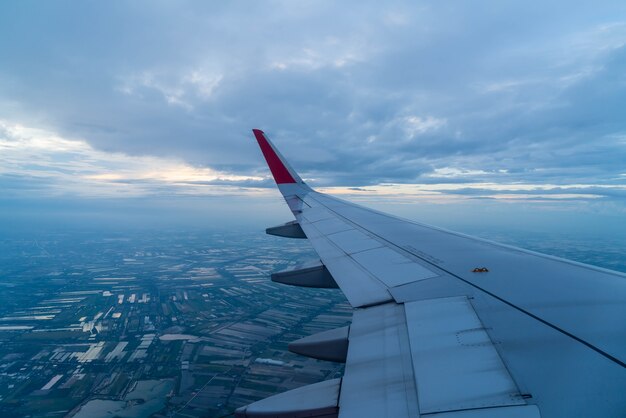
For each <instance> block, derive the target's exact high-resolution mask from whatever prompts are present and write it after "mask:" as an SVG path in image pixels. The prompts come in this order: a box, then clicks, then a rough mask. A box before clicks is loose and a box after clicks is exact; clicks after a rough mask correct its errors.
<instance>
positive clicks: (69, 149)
mask: <svg viewBox="0 0 626 418" xmlns="http://www.w3.org/2000/svg"><path fill="white" fill-rule="evenodd" d="M0 155H1V156H2V157H1V159H0V176H7V178H8V177H19V178H27V179H30V180H31V181H32V182H33V184H37V179H39V180H41V179H46V180H47V181H46V183H45V184H42V185H41V187H42V189H43V190H42V192H43V194H48V195H58V194H72V195H84V196H110V197H119V196H120V195H122V196H144V195H151V194H160V193H165V194H197V195H206V194H219V195H221V194H225V193H234V192H236V193H239V192H241V188H240V187H238V186H237V183H242V184H243V183H249V182H260V181H263V180H264V178H262V177H255V176H240V175H236V174H233V173H228V172H223V171H218V170H214V169H211V168H209V167H196V166H192V165H189V164H187V163H185V162H183V161H181V160H177V159H168V158H161V157H154V156H131V155H127V154H123V153H109V152H105V151H101V150H97V149H94V148H93V147H92V146H90V145H89V144H88V143H87V142H85V141H82V140H72V139H66V138H62V137H61V136H59V135H56V134H54V133H52V132H49V131H46V130H42V129H36V128H30V127H25V126H22V125H18V124H13V123H10V122H7V121H2V120H0ZM221 183H225V184H224V185H221ZM228 183H232V184H233V185H232V186H228V185H227V184H228Z"/></svg>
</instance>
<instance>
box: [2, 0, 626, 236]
mask: <svg viewBox="0 0 626 418" xmlns="http://www.w3.org/2000/svg"><path fill="white" fill-rule="evenodd" d="M0 63H1V65H0V216H2V217H3V218H4V220H5V222H6V223H5V227H7V226H9V225H36V224H38V223H42V224H43V223H46V222H50V223H53V224H54V223H60V224H61V225H64V224H66V223H68V222H75V221H79V220H82V221H84V222H86V223H90V222H91V223H94V222H95V223H106V224H112V225H118V226H130V225H134V224H141V223H149V224H150V225H152V226H173V227H175V226H176V225H179V224H184V223H189V224H194V223H197V224H203V225H222V226H223V225H237V224H241V225H254V226H258V225H261V224H265V223H267V222H278V221H287V220H289V219H290V216H291V215H290V214H289V212H288V210H287V209H286V207H285V206H284V205H283V204H282V202H281V199H280V197H279V194H278V192H277V191H276V189H275V187H274V185H273V183H272V181H271V179H270V175H269V172H268V170H267V168H266V166H265V164H264V161H263V160H262V157H261V154H260V152H259V150H258V148H257V146H256V144H255V143H254V142H253V136H252V134H251V129H252V128H260V129H263V130H264V131H265V132H266V133H267V134H268V136H269V137H270V138H271V139H272V140H273V141H274V143H275V144H276V145H277V147H278V148H279V149H280V150H281V152H282V153H283V155H285V156H286V157H287V158H288V159H289V160H290V162H291V164H292V166H293V167H294V168H295V169H296V170H297V171H298V172H299V173H300V174H301V176H302V177H303V178H304V179H305V181H307V183H309V184H310V185H312V186H313V187H316V188H319V189H320V190H322V191H326V192H329V193H333V194H337V195H339V196H343V197H345V198H347V199H349V200H353V201H356V202H358V203H363V204H365V205H368V206H373V207H376V208H378V209H383V210H387V211H390V212H393V213H396V214H399V215H401V216H405V217H409V218H412V219H418V220H426V221H428V222H431V223H436V224H442V225H443V226H447V227H454V226H457V225H459V226H462V225H469V224H489V223H492V224H497V225H509V226H510V225H512V224H514V225H516V226H519V227H520V228H526V227H528V228H531V227H533V228H538V229H540V228H545V227H547V226H549V225H554V224H557V225H560V227H561V228H583V229H584V228H587V230H595V229H597V228H603V230H606V231H609V232H610V231H615V225H616V224H619V223H620V221H621V220H623V218H624V216H625V215H626V164H625V163H626V117H625V116H626V111H625V110H624V109H626V3H625V2H623V1H603V2H601V3H597V2H596V3H587V4H572V3H571V2H566V1H564V0H555V1H551V2H539V1H531V2H519V1H517V2H513V1H481V0H480V1H474V2H465V1H463V2H462V1H438V2H422V1H406V2H403V1H389V2H384V3H381V2H374V1H371V2H368V1H359V2H333V1H298V2H288V1H258V2H256V1H255V2H251V1H248V2H241V1H232V2H204V1H115V2H96V1H82V2H79V1H54V2H40V1H30V0H23V1H13V2H9V1H5V2H2V3H1V4H0ZM624 224H626V223H624ZM624 228H626V227H624Z"/></svg>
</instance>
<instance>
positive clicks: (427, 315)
mask: <svg viewBox="0 0 626 418" xmlns="http://www.w3.org/2000/svg"><path fill="white" fill-rule="evenodd" d="M253 132H254V135H255V137H256V140H257V141H258V143H259V146H260V148H261V151H262V153H263V155H264V156H265V159H266V161H267V163H268V165H269V168H270V170H271V172H272V175H273V176H274V179H275V180H276V183H277V185H278V188H279V190H280V192H281V193H282V195H283V196H284V198H285V200H286V202H287V204H288V205H289V208H290V209H291V211H292V213H293V215H294V217H295V221H292V222H288V223H287V224H285V225H281V226H278V227H274V228H269V229H268V230H267V232H268V233H271V234H274V235H280V236H285V237H294V238H306V239H308V240H309V242H310V243H311V245H312V246H313V248H314V249H315V251H316V252H317V254H318V255H319V258H320V260H319V261H316V262H313V263H311V264H309V265H307V266H303V267H302V268H301V269H297V270H293V271H286V272H277V273H276V274H274V275H273V276H272V279H273V280H274V281H277V282H282V283H287V284H292V285H300V286H310V287H339V288H340V289H341V291H342V292H343V293H344V294H345V296H346V298H347V299H348V301H349V302H350V304H351V305H352V307H353V308H354V314H353V319H352V323H351V325H350V326H349V327H346V328H341V329H337V330H332V331H327V332H324V333H321V334H316V335H313V336H309V337H306V338H303V339H301V340H298V341H295V342H293V343H292V344H290V346H289V348H290V350H291V351H294V352H297V353H300V354H303V355H308V356H311V357H315V358H320V359H326V360H334V361H345V372H344V376H343V377H342V378H341V379H334V380H328V381H324V382H321V383H317V384H314V385H309V386H305V387H302V388H299V389H296V390H292V391H289V392H285V393H283V394H279V395H276V396H272V397H270V398H267V399H264V400H261V401H258V402H255V403H253V404H250V405H248V406H245V407H242V408H240V409H238V410H237V412H236V414H235V416H237V417H341V418H352V417H354V418H356V417H360V418H362V417H375V418H380V417H396V418H398V417H432V418H500V417H512V418H538V417H542V418H550V417H568V418H571V417H581V418H582V417H585V418H588V417H616V418H617V417H626V275H624V274H621V273H617V272H613V271H609V270H605V269H600V268H596V267H592V266H588V265H584V264H580V263H576V262H572V261H568V260H563V259H560V258H556V257H551V256H547V255H543V254H539V253H535V252H531V251H526V250H522V249H519V248H515V247H511V246H507V245H501V244H497V243H494V242H491V241H487V240H483V239H477V238H473V237H470V236H467V235H463V234H459V233H455V232H451V231H447V230H444V229H440V228H436V227H432V226H429V225H424V224H421V223H416V222H412V221H408V220H405V219H400V218H398V217H395V216H391V215H387V214H385V213H381V212H378V211H375V210H372V209H367V208H364V207H362V206H359V205H356V204H353V203H350V202H346V201H344V200H341V199H337V198H335V197H332V196H328V195H325V194H322V193H318V192H316V191H315V190H313V189H311V188H310V187H309V186H307V185H306V184H305V183H304V182H303V181H302V179H301V178H300V177H299V176H298V175H297V174H296V172H295V171H294V170H293V169H292V168H291V167H290V166H289V164H288V163H287V162H286V160H285V159H284V158H283V157H282V156H281V154H280V153H279V152H278V151H277V150H276V148H275V147H274V146H273V145H272V143H271V142H270V141H269V139H268V138H267V136H266V135H265V134H264V133H263V132H262V131H260V130H256V129H255V130H253Z"/></svg>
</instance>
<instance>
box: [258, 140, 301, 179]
mask: <svg viewBox="0 0 626 418" xmlns="http://www.w3.org/2000/svg"><path fill="white" fill-rule="evenodd" d="M252 132H254V136H255V138H256V140H257V142H258V143H259V147H261V152H262V153H263V156H264V157H265V161H267V165H268V166H269V167H270V171H271V172H272V176H274V180H275V181H276V184H284V183H296V180H295V179H294V178H293V176H292V175H291V173H290V172H289V170H288V169H287V167H285V164H284V163H283V162H282V160H281V159H280V157H279V156H278V155H277V154H276V151H274V148H273V147H272V145H271V144H270V143H269V141H268V139H267V138H266V137H265V133H264V132H263V131H262V130H260V129H253V130H252Z"/></svg>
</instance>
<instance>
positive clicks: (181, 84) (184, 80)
mask: <svg viewBox="0 0 626 418" xmlns="http://www.w3.org/2000/svg"><path fill="white" fill-rule="evenodd" d="M222 79H223V75H222V74H219V73H213V72H210V71H207V70H202V69H191V70H185V71H182V72H181V73H180V74H178V73H175V74H170V73H162V72H158V71H151V70H146V71H143V72H140V73H138V74H134V75H131V76H128V77H126V78H124V79H123V80H122V83H121V85H120V86H119V87H118V90H119V91H121V92H122V93H124V94H126V95H131V96H139V97H141V96H142V90H144V89H146V90H153V91H156V92H158V93H159V94H161V96H162V97H163V98H164V99H165V101H166V102H167V103H168V104H170V105H173V106H178V107H181V108H183V109H185V110H188V111H191V110H193V109H194V107H195V106H194V104H195V103H196V102H205V101H207V100H209V99H211V98H212V97H213V95H214V94H215V90H216V89H217V88H218V87H219V85H220V84H221V82H222Z"/></svg>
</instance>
